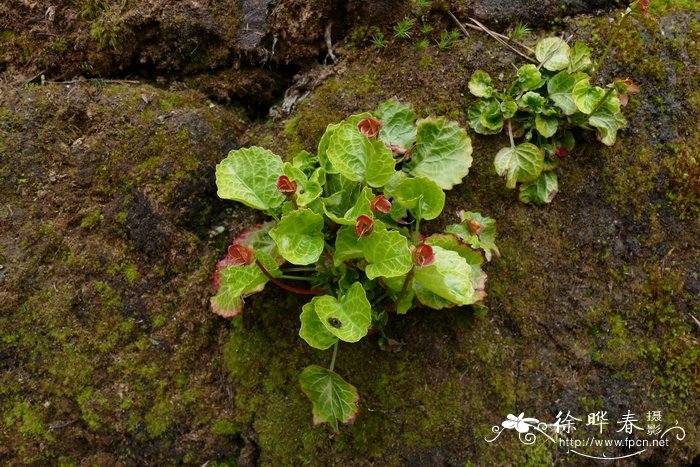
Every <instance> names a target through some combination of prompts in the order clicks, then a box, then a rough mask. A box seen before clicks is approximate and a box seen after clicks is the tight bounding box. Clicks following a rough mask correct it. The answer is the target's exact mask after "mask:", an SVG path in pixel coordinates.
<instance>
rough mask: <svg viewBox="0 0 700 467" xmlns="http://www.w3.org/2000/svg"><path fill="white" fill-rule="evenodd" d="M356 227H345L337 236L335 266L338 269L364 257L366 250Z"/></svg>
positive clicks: (334, 255) (339, 230)
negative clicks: (352, 260) (347, 262)
mask: <svg viewBox="0 0 700 467" xmlns="http://www.w3.org/2000/svg"><path fill="white" fill-rule="evenodd" d="M358 240H359V238H358V236H357V233H356V232H355V227H354V226H349V225H344V226H342V227H341V228H340V229H338V233H337V234H336V236H335V253H334V254H333V265H334V266H336V267H338V266H340V265H341V264H342V263H344V262H345V261H348V260H351V259H357V258H363V257H364V250H363V248H362V245H361V244H360V242H359V241H358Z"/></svg>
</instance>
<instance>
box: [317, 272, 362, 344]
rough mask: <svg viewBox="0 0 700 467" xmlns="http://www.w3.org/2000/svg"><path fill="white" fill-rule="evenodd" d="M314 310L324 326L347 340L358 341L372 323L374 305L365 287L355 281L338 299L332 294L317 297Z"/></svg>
mask: <svg viewBox="0 0 700 467" xmlns="http://www.w3.org/2000/svg"><path fill="white" fill-rule="evenodd" d="M314 310H315V311H316V314H317V315H318V319H319V320H320V321H321V323H322V324H323V326H324V327H325V328H326V330H328V332H330V333H331V334H333V335H334V336H336V337H337V338H338V339H340V340H342V341H345V342H357V341H359V340H360V339H362V338H363V337H365V336H366V335H367V331H368V330H369V327H370V326H371V324H372V307H371V306H370V304H369V301H368V300H367V295H366V294H365V289H364V288H363V287H362V284H361V283H360V282H355V283H354V284H353V285H352V286H350V288H349V289H348V291H347V292H345V295H343V296H342V297H341V299H340V301H338V299H336V298H335V297H333V296H331V295H322V296H320V297H315V299H314Z"/></svg>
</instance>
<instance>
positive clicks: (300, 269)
mask: <svg viewBox="0 0 700 467" xmlns="http://www.w3.org/2000/svg"><path fill="white" fill-rule="evenodd" d="M282 272H316V267H315V266H299V267H295V268H285V269H283V270H282Z"/></svg>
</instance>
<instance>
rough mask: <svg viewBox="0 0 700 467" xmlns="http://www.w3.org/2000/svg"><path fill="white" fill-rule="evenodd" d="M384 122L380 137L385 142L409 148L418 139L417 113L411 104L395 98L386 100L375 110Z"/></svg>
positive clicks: (376, 114)
mask: <svg viewBox="0 0 700 467" xmlns="http://www.w3.org/2000/svg"><path fill="white" fill-rule="evenodd" d="M374 114H375V116H376V117H377V118H378V119H379V121H381V122H382V129H381V130H380V131H379V139H380V140H381V141H382V142H384V143H385V144H387V145H389V146H392V145H396V146H400V147H402V148H404V149H409V148H410V147H411V146H413V143H414V142H415V141H416V113H415V112H414V111H413V109H412V108H411V106H409V105H406V104H402V103H400V102H398V101H395V100H388V101H384V102H382V103H381V104H379V107H377V110H376V111H375V112H374Z"/></svg>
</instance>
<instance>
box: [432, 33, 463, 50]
mask: <svg viewBox="0 0 700 467" xmlns="http://www.w3.org/2000/svg"><path fill="white" fill-rule="evenodd" d="M457 39H459V31H457V30H456V29H455V30H452V31H442V32H441V33H440V39H438V41H437V45H438V48H439V49H440V50H450V49H451V48H452V44H453V43H454V41H456V40H457Z"/></svg>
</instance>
